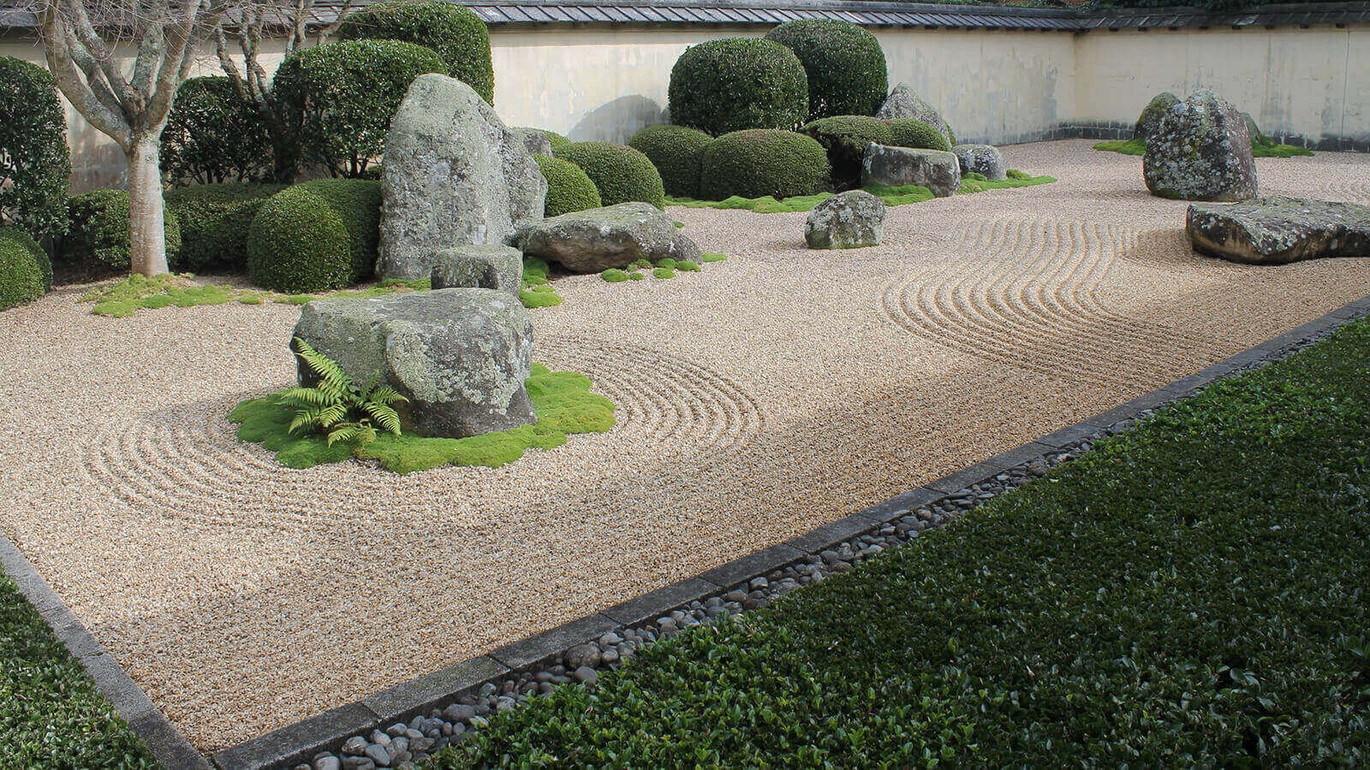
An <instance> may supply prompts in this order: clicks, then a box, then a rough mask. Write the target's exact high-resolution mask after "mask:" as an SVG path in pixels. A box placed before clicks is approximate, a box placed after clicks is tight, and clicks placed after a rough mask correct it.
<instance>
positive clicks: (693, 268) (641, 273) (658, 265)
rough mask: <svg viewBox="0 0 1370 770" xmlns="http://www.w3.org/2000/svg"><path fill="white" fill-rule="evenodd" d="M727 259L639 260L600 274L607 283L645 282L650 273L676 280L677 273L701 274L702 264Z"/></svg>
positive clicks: (719, 256)
mask: <svg viewBox="0 0 1370 770" xmlns="http://www.w3.org/2000/svg"><path fill="white" fill-rule="evenodd" d="M725 259H727V257H726V256H725V255H723V254H705V255H704V256H703V257H702V258H701V260H700V262H689V261H687V260H680V261H677V260H674V259H671V258H670V257H666V258H664V259H658V260H657V261H656V262H649V261H648V260H645V259H639V260H637V261H636V262H633V263H632V264H630V265H628V266H627V267H626V268H623V269H619V268H617V267H611V268H609V269H608V270H605V271H604V272H602V273H600V274H599V277H600V278H602V279H603V280H604V282H605V283H623V282H624V281H643V280H646V279H647V275H648V273H650V274H651V275H652V277H654V278H661V279H667V278H675V277H676V273H677V272H680V273H699V272H703V270H704V268H703V267H701V266H700V265H701V263H707V262H721V261H723V260H725Z"/></svg>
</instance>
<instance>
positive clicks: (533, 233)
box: [518, 203, 702, 273]
mask: <svg viewBox="0 0 1370 770" xmlns="http://www.w3.org/2000/svg"><path fill="white" fill-rule="evenodd" d="M518 243H519V248H520V249H522V250H523V253H524V255H526V256H530V257H541V258H542V259H547V260H551V261H553V262H557V263H560V264H561V266H562V267H565V268H566V269H567V270H571V271H573V272H577V273H598V272H601V271H604V270H608V269H609V268H611V267H626V266H627V265H629V264H631V263H633V262H635V261H637V260H639V259H649V260H652V261H656V260H658V259H664V258H666V257H670V258H671V259H674V260H676V261H681V260H684V261H686V262H698V261H699V260H700V257H701V256H702V254H701V252H700V250H699V246H698V245H697V244H695V242H694V241H693V240H691V239H690V238H689V237H687V236H685V235H684V234H682V233H681V232H680V230H679V229H677V228H676V226H675V222H674V221H673V220H672V219H671V218H670V217H668V216H666V214H665V212H663V211H661V209H658V208H657V207H656V206H653V205H652V204H650V203H620V204H618V205H616V206H606V207H604V208H599V209H586V210H585V211H574V212H571V213H570V214H562V215H561V216H559V217H552V218H550V219H544V220H542V221H541V222H537V223H534V224H530V225H526V226H525V227H523V228H521V229H520V230H519V235H518Z"/></svg>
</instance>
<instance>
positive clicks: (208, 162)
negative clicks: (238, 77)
mask: <svg viewBox="0 0 1370 770" xmlns="http://www.w3.org/2000/svg"><path fill="white" fill-rule="evenodd" d="M161 156H162V171H164V172H166V174H167V176H168V178H169V179H170V180H171V182H173V183H184V184H191V183H195V184H213V183H217V182H252V181H258V180H261V179H264V178H266V177H268V176H269V175H270V174H271V173H272V172H273V171H274V170H275V164H274V161H273V154H272V147H271V137H270V135H268V134H267V131H266V125H265V124H264V123H263V122H262V119H261V117H260V115H259V114H258V113H257V108H256V106H254V105H253V104H251V103H250V102H248V101H247V100H245V99H243V98H242V97H241V96H239V95H238V92H237V90H235V89H234V88H233V83H232V82H231V81H229V79H228V78H226V77H200V78H191V79H189V80H187V81H185V82H184V83H182V84H181V87H180V89H179V90H177V91H176V102H175V104H174V106H173V107H172V108H171V115H170V116H169V117H168V118H167V124H166V128H164V129H162V143H161Z"/></svg>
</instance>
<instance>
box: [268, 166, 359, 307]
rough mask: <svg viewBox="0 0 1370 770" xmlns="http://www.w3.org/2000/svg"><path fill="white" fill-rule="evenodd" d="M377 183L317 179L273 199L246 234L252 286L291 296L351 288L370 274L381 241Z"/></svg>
mask: <svg viewBox="0 0 1370 770" xmlns="http://www.w3.org/2000/svg"><path fill="white" fill-rule="evenodd" d="M380 217H381V185H380V183H379V182H372V181H369V180H365V179H320V180H316V181H313V182H305V183H303V184H297V185H294V186H293V187H288V188H286V189H284V190H282V191H280V192H278V193H276V194H275V195H273V196H271V198H270V199H269V200H267V202H266V203H265V204H263V205H262V207H261V209H260V210H259V211H258V212H257V216H255V217H253V218H252V229H251V230H250V231H249V232H248V236H247V269H248V274H249V275H250V276H251V277H252V282H253V283H255V284H257V285H258V286H261V287H263V288H266V289H272V290H274V291H280V292H286V293H290V294H296V293H304V292H315V291H327V290H329V289H341V288H345V287H347V286H352V285H354V284H356V283H358V282H360V281H362V280H364V279H366V278H367V277H368V276H370V275H371V274H372V272H374V270H375V266H376V248H377V243H378V241H379V240H380Z"/></svg>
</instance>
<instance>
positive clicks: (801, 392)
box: [0, 141, 1370, 751]
mask: <svg viewBox="0 0 1370 770" xmlns="http://www.w3.org/2000/svg"><path fill="white" fill-rule="evenodd" d="M1005 156H1006V158H1007V160H1008V163H1009V165H1010V166H1012V167H1015V168H1021V169H1023V170H1026V171H1029V172H1031V173H1044V174H1051V175H1053V176H1056V177H1058V178H1059V179H1060V181H1059V182H1058V183H1056V184H1050V185H1043V186H1039V187H1032V188H1023V189H1019V190H1004V191H995V192H987V193H980V194H976V195H971V196H956V197H953V198H950V199H938V200H935V201H929V202H927V203H922V204H916V205H911V206H904V207H897V208H893V209H891V210H890V213H889V219H888V220H887V223H886V242H885V244H884V245H882V246H880V247H877V248H873V249H862V250H856V251H850V252H842V253H836V254H835V253H831V252H810V251H808V250H806V249H805V248H804V247H803V221H804V217H805V215H804V214H776V215H757V214H752V213H749V212H738V211H717V210H693V209H692V210H684V209H673V210H672V211H671V214H672V215H673V216H674V217H676V218H677V219H679V220H681V221H683V222H685V223H686V225H687V230H686V232H688V233H690V234H691V235H692V236H693V237H695V238H696V239H697V240H698V241H700V243H701V245H702V246H703V247H704V248H705V250H707V251H717V252H724V253H727V254H729V255H730V256H731V259H729V260H728V261H727V262H722V263H717V264H711V265H707V266H706V267H705V269H704V271H703V272H702V273H698V274H684V275H680V276H678V277H677V278H674V279H672V280H666V281H657V280H649V281H642V282H630V283H624V284H607V283H605V282H603V281H601V280H600V279H599V278H598V277H597V276H584V277H574V278H568V279H564V280H559V281H558V282H557V284H558V286H557V288H558V292H559V293H560V294H561V295H562V296H563V297H564V298H565V303H564V304H563V305H561V306H558V307H554V308H546V309H540V310H536V311H533V318H534V326H535V334H536V339H537V352H536V353H535V359H536V360H538V361H540V362H542V363H545V364H548V365H549V366H552V367H553V368H566V369H576V370H579V371H583V372H585V373H587V374H589V375H590V376H591V377H592V378H593V379H594V380H595V382H596V390H598V391H599V392H602V393H604V394H606V395H608V396H609V397H610V398H611V399H612V400H614V401H615V402H616V403H618V404H619V419H620V424H619V425H618V426H617V427H616V428H615V429H614V430H613V431H611V432H610V433H608V434H604V435H590V436H576V437H573V438H572V439H571V441H570V442H569V443H568V444H567V445H566V446H564V447H561V448H559V449H556V450H554V451H549V452H531V453H530V454H529V455H528V456H527V457H525V458H523V459H522V460H520V461H519V462H517V463H513V464H511V465H509V466H506V467H504V468H499V469H482V468H443V469H437V470H434V471H428V472H424V473H417V474H412V475H410V476H405V477H397V476H394V475H392V474H389V473H387V472H384V471H382V470H380V469H377V468H373V467H367V466H363V465H361V464H357V463H346V464H339V465H335V466H328V467H319V468H314V469H310V470H308V471H294V470H290V469H286V468H283V467H280V466H278V465H276V464H275V463H274V461H273V459H272V458H271V456H270V455H269V454H267V453H266V452H264V451H262V450H261V449H260V448H258V447H255V446H250V445H243V444H240V443H238V442H237V441H236V439H235V438H234V435H233V427H232V426H231V425H230V424H229V423H228V422H227V421H226V420H225V415H226V413H227V411H228V409H229V408H230V407H231V406H232V405H233V404H235V403H237V402H238V401H240V400H242V399H243V398H246V397H248V396H251V395H254V394H260V393H264V392H267V391H270V390H273V389H276V388H279V387H282V386H284V385H286V384H288V383H289V382H290V381H291V378H292V374H293V364H292V360H291V357H290V355H289V354H288V352H287V350H286V343H287V341H288V336H289V333H290V329H291V327H292V326H293V323H294V321H295V319H296V318H297V316H298V311H297V309H295V308H291V307H287V306H281V305H261V306H248V305H222V306H213V307H200V308H184V309H183V308H166V309H162V310H156V311H145V312H140V313H139V314H137V315H135V316H133V317H130V318H123V319H112V318H104V317H98V316H93V315H90V314H89V306H86V305H82V304H80V303H79V302H78V301H77V299H78V298H79V296H80V295H81V294H82V293H83V289H81V288H70V289H65V290H61V291H59V292H57V293H55V294H54V295H52V296H50V297H47V298H44V299H43V300H41V301H39V302H37V303H34V304H32V305H28V306H25V307H21V308H16V309H13V310H10V311H6V312H4V313H0V339H3V340H4V342H5V347H6V351H7V355H6V356H5V358H4V360H3V361H0V464H3V465H4V467H5V468H6V473H5V474H4V475H3V477H0V529H3V531H4V533H5V534H6V535H7V536H8V537H10V538H11V539H12V540H13V541H14V543H15V544H16V545H17V546H18V547H19V549H20V550H22V551H23V553H24V555H25V556H26V557H27V558H28V559H29V561H30V562H32V563H33V565H34V566H35V567H36V568H37V569H38V571H39V572H41V573H42V574H43V576H44V577H45V578H47V580H48V581H49V582H50V583H51V584H52V585H53V587H54V588H55V590H56V591H57V592H58V594H60V596H61V597H62V599H63V600H64V601H65V602H66V603H67V604H68V605H69V606H70V607H71V609H72V611H73V612H75V613H76V615H77V616H78V617H80V618H81V620H82V621H83V622H84V623H85V624H86V625H87V626H88V627H89V628H90V629H91V631H92V633H93V634H94V635H95V637H96V638H98V639H99V641H100V642H101V643H102V644H103V645H104V646H105V647H106V648H107V649H108V650H109V651H110V653H111V654H112V655H113V656H114V657H115V658H116V659H117V660H118V661H119V662H120V664H122V665H123V666H124V668H125V669H127V670H128V671H129V673H130V674H131V675H132V676H133V678H134V679H135V680H137V682H138V683H139V684H140V685H141V686H142V687H143V688H144V689H145V690H146V691H147V693H148V695H149V696H150V697H151V699H152V700H153V701H154V702H155V703H156V704H157V705H158V706H160V707H161V708H162V710H163V711H165V712H166V714H167V716H168V718H169V719H170V720H171V721H172V722H173V723H175V724H176V725H177V726H178V727H179V728H181V729H182V730H183V731H185V732H186V734H187V735H188V736H189V737H190V738H191V739H192V740H193V741H194V742H195V743H196V745H197V746H199V747H200V748H201V749H203V750H206V751H216V750H219V749H222V748H225V747H228V746H232V745H235V744H238V743H240V742H242V741H244V740H247V739H250V738H254V737H256V736H259V735H262V734H263V733H266V732H268V731H271V730H273V729H276V728H279V727H281V726H283V725H287V724H291V723H294V722H297V721H299V720H301V719H304V718H307V717H310V716H312V715H315V714H318V713H320V712H322V711H325V710H327V709H330V708H333V707H335V706H336V705H338V704H340V703H347V702H350V701H354V700H357V699H359V698H361V697H364V696H366V695H369V694H371V693H375V692H377V691H380V690H383V689H385V688H387V687H390V686H393V685H396V684H398V683H402V682H406V681H410V680H413V679H415V678H417V677H420V676H423V675H425V674H428V673H431V672H433V671H436V670H439V669H442V668H443V667H445V666H448V665H451V664H453V663H456V662H459V661H463V660H466V659H468V658H471V657H473V656H475V655H479V654H481V653H483V652H486V651H489V650H492V649H494V648H497V647H499V646H500V645H503V644H506V643H509V642H511V641H514V640H517V639H521V638H523V637H525V636H528V635H529V634H532V633H536V632H539V631H542V630H545V629H549V628H553V627H556V626H559V625H561V624H562V623H565V622H567V621H569V620H572V619H574V618H579V617H582V616H585V615H588V614H590V613H593V612H597V611H599V610H603V609H605V608H607V607H610V606H612V605H615V604H618V603H620V602H622V601H624V600H626V599H629V598H631V597H634V596H637V595H640V594H643V593H646V592H648V591H651V590H653V589H656V588H660V587H662V586H665V585H668V584H671V583H674V582H676V581H679V580H682V579H684V578H688V577H691V576H694V575H696V574H698V573H700V572H702V571H705V570H708V569H711V568H713V567H717V566H718V565H720V564H723V563H725V562H728V561H729V560H731V559H733V558H735V557H737V556H740V555H742V554H746V553H750V552H752V551H756V550H758V549H761V548H764V547H767V546H770V545H773V544H775V543H779V542H782V541H784V540H786V539H788V538H790V537H793V536H794V535H796V534H799V533H803V532H807V531H809V530H811V529H813V528H814V527H816V526H819V525H822V524H825V523H828V522H832V521H835V520H837V519H840V518H842V517H844V516H846V515H848V514H850V513H853V512H855V511H857V510H860V509H862V508H865V507H867V506H870V505H872V504H875V503H878V502H880V501H883V500H885V499H888V498H890V497H892V496H894V495H896V494H898V493H900V492H903V491H905V490H908V489H912V488H914V487H917V486H919V485H921V484H923V483H926V482H928V481H930V480H932V479H936V478H939V477H941V476H943V475H945V474H947V473H950V472H952V471H955V470H957V469H960V468H963V467H966V466H969V465H972V464H975V463H977V462H980V461H981V460H984V459H985V458H988V457H990V456H992V455H995V454H997V453H998V452H1001V451H1004V450H1006V449H1010V448H1012V447H1015V446H1018V445H1019V444H1022V443H1024V442H1027V441H1031V440H1034V439H1036V438H1038V437H1040V436H1043V435H1045V434H1047V433H1050V432H1052V431H1054V430H1056V429H1058V428H1061V427H1062V426H1065V425H1069V424H1073V423H1075V422H1078V421H1079V420H1082V419H1084V418H1086V417H1089V416H1092V415H1095V414H1098V413H1100V412H1104V411H1105V410H1107V409H1110V408H1112V407H1114V406H1117V405H1118V404H1121V403H1123V402H1125V401H1128V400H1129V399H1131V398H1133V397H1135V396H1137V395H1139V394H1141V393H1145V392H1148V391H1150V390H1152V389H1154V388H1156V387H1159V386H1160V385H1163V384H1165V383H1168V382H1171V381H1173V380H1176V379H1179V378H1181V377H1184V376H1186V375H1188V374H1192V373H1194V372H1197V371H1199V370H1201V369H1203V368H1204V367H1206V366H1208V365H1209V364H1212V363H1214V362H1216V361H1219V360H1222V359H1224V358H1226V357H1227V356H1230V355H1232V354H1234V353H1236V352H1238V351H1240V350H1244V349H1246V348H1248V347H1250V346H1252V345H1254V344H1257V343H1260V342H1262V341H1264V340H1266V339H1269V338H1271V337H1274V336H1276V335H1278V334H1280V333H1282V332H1284V331H1286V330H1289V329H1292V328H1294V327H1296V326H1299V325H1300V324H1302V323H1305V322H1307V321H1309V320H1311V319H1313V318H1316V317H1318V316H1321V315H1322V314H1324V313H1326V312H1328V311H1330V310H1332V309H1334V308H1337V307H1340V306H1341V305H1343V304H1345V303H1347V302H1349V301H1351V300H1354V299H1358V298H1360V297H1362V296H1365V295H1366V294H1370V270H1367V269H1366V263H1364V262H1357V261H1355V260H1328V261H1322V262H1310V263H1299V264H1295V265H1288V266H1281V267H1250V266H1243V265H1233V264H1228V263H1224V262H1220V261H1217V260H1211V259H1207V258H1203V257H1198V256H1196V255H1194V254H1193V253H1192V251H1191V250H1190V249H1189V248H1188V246H1187V243H1186V241H1185V240H1184V236H1183V232H1182V228H1183V224H1184V210H1185V204H1183V203H1182V202H1176V201H1163V200H1159V199H1155V198H1151V197H1150V196H1148V195H1147V194H1146V192H1145V190H1144V188H1143V186H1142V183H1141V167H1140V160H1139V159H1137V158H1131V157H1127V156H1121V155H1116V154H1113V153H1101V152H1096V151H1094V150H1092V149H1090V142H1087V141H1065V142H1053V143H1044V144H1037V145H1023V146H1017V147H1008V148H1005ZM1258 167H1259V169H1260V173H1261V179H1262V189H1263V191H1264V192H1271V193H1274V192H1279V193H1287V194H1292V195H1302V196H1306V197H1328V198H1334V199H1342V200H1360V201H1362V202H1365V198H1364V195H1365V189H1364V183H1363V180H1364V179H1365V178H1366V176H1367V172H1370V158H1367V157H1364V156H1357V155H1335V154H1320V155H1319V156H1317V157H1315V158H1295V159H1289V160H1284V159H1271V160H1262V161H1259V162H1258ZM931 513H933V514H934V515H935V514H936V512H931ZM920 520H921V519H920ZM906 524H907V525H908V527H910V529H909V530H908V531H916V530H914V529H912V527H914V526H915V525H914V524H912V522H906ZM893 526H894V527H895V533H894V534H896V535H897V534H899V527H900V524H895V525H893ZM886 536H887V534H878V535H876V537H886ZM882 547H883V546H882ZM819 558H820V560H821V559H822V557H821V556H820V557H819ZM820 569H822V568H820ZM808 576H809V577H810V579H812V575H811V574H809V575H808ZM788 577H789V578H792V579H793V580H794V584H796V585H797V584H799V583H800V582H801V581H802V578H803V577H805V575H803V574H795V575H790V576H788ZM786 579H787V576H785V575H781V576H779V577H776V578H774V579H772V578H770V577H768V578H767V581H768V589H767V590H769V587H775V588H778V587H779V586H782V585H788V583H785V582H784V581H785V580H786ZM757 590H762V589H760V588H758V589H757ZM757 598H758V597H754V596H751V595H750V593H749V594H748V596H747V597H742V598H740V599H738V598H737V597H734V598H733V599H727V598H726V597H720V601H722V602H723V605H718V604H715V605H714V606H713V607H712V608H710V607H708V606H707V605H704V606H701V607H700V608H697V609H699V610H701V611H702V612H703V613H704V615H705V616H707V615H708V614H709V611H710V610H712V611H713V612H714V613H715V614H717V613H719V612H723V611H731V610H730V608H729V607H727V603H728V602H729V601H735V603H736V604H737V605H738V606H741V605H742V604H743V603H744V602H746V601H748V600H756V599H757ZM720 607H721V609H720ZM687 622H688V621H687V620H685V617H684V616H682V618H681V619H680V620H679V621H678V623H677V626H679V625H682V624H685V623H687ZM624 644H625V647H624V649H625V650H626V649H628V647H629V645H626V640H625V642H624ZM612 646H613V649H614V650H615V652H618V654H619V655H620V656H622V655H623V651H622V650H619V649H618V643H615V644H614V645H612ZM601 657H602V654H601ZM611 657H612V654H611ZM548 675H549V676H574V671H568V672H566V673H564V674H554V673H549V674H548ZM548 683H550V682H548ZM536 684H538V685H540V684H543V683H542V682H537V683H536ZM525 686H526V685H525ZM518 688H519V685H517V684H515V685H514V689H515V690H518ZM487 705H488V704H487ZM421 726H422V723H421ZM432 727H433V726H432V725H429V731H431V729H432ZM437 729H438V730H439V732H441V727H438V728H437ZM452 729H455V728H452ZM419 732H420V733H425V732H426V731H425V730H419ZM424 737H425V738H428V736H427V735H426V734H425V735H424ZM411 746H412V744H411Z"/></svg>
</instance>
